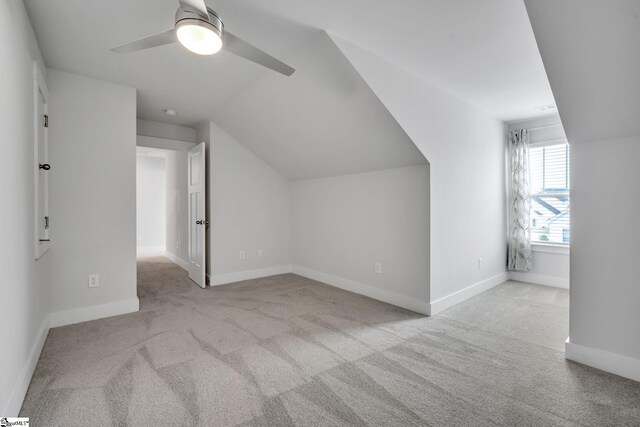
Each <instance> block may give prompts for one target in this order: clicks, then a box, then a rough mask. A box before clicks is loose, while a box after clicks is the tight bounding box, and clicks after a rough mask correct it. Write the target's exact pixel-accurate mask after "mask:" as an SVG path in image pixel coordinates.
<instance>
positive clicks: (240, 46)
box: [222, 31, 296, 76]
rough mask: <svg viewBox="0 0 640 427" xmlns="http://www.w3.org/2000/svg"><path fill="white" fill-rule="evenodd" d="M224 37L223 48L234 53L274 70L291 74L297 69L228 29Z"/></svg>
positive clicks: (286, 74)
mask: <svg viewBox="0 0 640 427" xmlns="http://www.w3.org/2000/svg"><path fill="white" fill-rule="evenodd" d="M222 37H223V39H224V43H223V45H222V46H223V47H222V48H223V49H225V50H227V51H229V52H231V53H233V54H234V55H238V56H241V57H243V58H245V59H248V60H249V61H253V62H255V63H256V64H260V65H262V66H264V67H267V68H270V69H272V70H273V71H277V72H278V73H281V74H284V75H285V76H290V75H291V74H293V72H294V71H296V70H295V69H293V68H291V67H290V66H288V65H287V64H285V63H284V62H282V61H280V60H278V59H276V58H274V57H273V56H271V55H269V54H268V53H266V52H264V51H262V50H260V49H258V48H257V47H255V46H253V45H250V44H249V43H247V42H246V41H244V40H242V39H240V38H238V37H236V36H234V35H233V34H231V33H230V32H228V31H225V32H224V35H223V36H222Z"/></svg>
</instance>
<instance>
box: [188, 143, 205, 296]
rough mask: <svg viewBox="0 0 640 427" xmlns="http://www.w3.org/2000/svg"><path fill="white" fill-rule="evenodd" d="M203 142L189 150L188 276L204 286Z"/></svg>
mask: <svg viewBox="0 0 640 427" xmlns="http://www.w3.org/2000/svg"><path fill="white" fill-rule="evenodd" d="M204 161H205V157H204V142H201V143H200V144H198V145H197V146H195V147H193V148H192V149H191V150H189V156H188V162H189V167H188V174H189V177H188V182H189V278H190V279H191V280H193V281H194V282H196V283H197V284H198V285H199V286H200V287H202V288H204V287H205V285H206V281H205V256H206V254H205V225H206V219H205V182H206V176H205V165H204Z"/></svg>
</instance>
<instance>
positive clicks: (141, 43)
mask: <svg viewBox="0 0 640 427" xmlns="http://www.w3.org/2000/svg"><path fill="white" fill-rule="evenodd" d="M177 41H178V39H177V38H176V30H175V29H173V28H172V29H170V30H169V31H165V32H164V33H159V34H154V35H152V36H149V37H145V38H142V39H140V40H136V41H133V42H129V43H125V44H123V45H121V46H118V47H114V48H113V49H111V51H113V52H116V53H129V52H135V51H137V50H143V49H149V48H152V47H156V46H162V45H165V44H171V43H175V42H177Z"/></svg>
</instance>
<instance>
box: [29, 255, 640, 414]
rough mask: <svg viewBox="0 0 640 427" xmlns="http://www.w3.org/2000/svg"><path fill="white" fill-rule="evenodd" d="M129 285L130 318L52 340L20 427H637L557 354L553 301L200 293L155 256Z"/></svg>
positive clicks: (630, 391)
mask: <svg viewBox="0 0 640 427" xmlns="http://www.w3.org/2000/svg"><path fill="white" fill-rule="evenodd" d="M138 278H139V286H138V290H139V296H140V304H141V310H140V312H138V313H134V314H130V315H124V316H117V317H112V318H108V319H102V320H97V321H93V322H87V323H83V324H78V325H72V326H66V327H62V328H55V329H52V330H51V331H50V333H49V336H48V338H47V341H46V344H45V347H44V350H43V352H42V356H41V358H40V361H39V362H38V366H37V368H36V371H35V374H34V376H33V379H32V381H31V386H30V387H29V390H28V393H27V397H26V399H25V402H24V405H23V408H22V411H21V416H28V417H30V418H31V421H32V425H34V426H73V425H79V426H93V425H96V426H105V425H118V426H121V425H131V426H155V425H211V426H230V425H270V426H288V425H302V426H309V425H322V426H326V425H434V426H443V425H504V426H520V425H531V426H543V425H580V424H581V425H593V426H605V425H640V384H639V383H635V382H632V381H629V380H625V379H622V378H620V377H616V376H613V375H609V374H606V373H603V372H600V371H597V370H594V369H590V368H587V367H585V366H582V365H578V364H575V363H571V362H567V361H566V360H565V359H564V354H563V352H562V351H561V350H562V345H563V341H564V339H565V338H566V336H567V324H568V309H567V306H568V293H567V291H564V290H559V289H553V288H547V287H542V286H534V285H525V284H521V283H515V282H508V283H505V284H503V285H500V286H498V287H496V288H494V289H492V290H490V291H488V292H485V293H484V294H482V295H479V296H478V297H476V298H473V299H471V300H469V301H467V302H465V303H463V304H460V305H458V306H456V307H454V308H452V309H451V310H449V311H447V312H445V313H444V314H443V315H441V316H436V317H434V318H425V317H422V316H419V315H416V314H414V313H411V312H408V311H405V310H402V309H399V308H396V307H393V306H390V305H387V304H383V303H380V302H377V301H374V300H371V299H368V298H365V297H362V296H359V295H355V294H352V293H349V292H345V291H342V290H339V289H336V288H332V287H330V286H327V285H323V284H321V283H318V282H315V281H312V280H308V279H305V278H302V277H300V276H296V275H293V274H287V275H281V276H274V277H269V278H264V279H257V280H250V281H246V282H240V283H236V284H231V285H225V286H219V287H213V288H207V289H205V290H203V289H200V288H198V287H197V286H196V285H195V284H193V283H192V282H190V281H189V279H188V278H187V276H186V273H185V272H184V270H182V269H180V268H179V267H177V266H176V265H174V264H172V263H170V262H169V261H168V260H166V259H165V258H153V259H146V260H144V261H143V262H140V263H139V272H138Z"/></svg>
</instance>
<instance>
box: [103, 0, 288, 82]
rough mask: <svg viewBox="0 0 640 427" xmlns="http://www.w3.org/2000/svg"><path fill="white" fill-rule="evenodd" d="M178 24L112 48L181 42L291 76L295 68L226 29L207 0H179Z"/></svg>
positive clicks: (119, 50) (202, 52) (128, 49)
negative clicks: (229, 54) (232, 55)
mask: <svg viewBox="0 0 640 427" xmlns="http://www.w3.org/2000/svg"><path fill="white" fill-rule="evenodd" d="M179 1H180V7H179V8H178V10H177V11H176V24H175V27H174V28H172V29H170V30H168V31H165V32H163V33H159V34H154V35H152V36H149V37H145V38H142V39H140V40H136V41H132V42H129V43H125V44H123V45H121V46H118V47H114V48H113V49H111V50H112V51H113V52H116V53H129V52H135V51H137V50H143V49H149V48H152V47H156V46H162V45H165V44H171V43H175V42H180V44H182V45H183V46H184V47H186V48H187V49H189V50H190V51H191V52H194V53H197V54H199V55H213V54H214V53H216V52H218V51H219V50H220V49H225V50H226V51H228V52H231V53H233V54H235V55H238V56H241V57H242V58H245V59H248V60H249V61H253V62H255V63H257V64H260V65H262V66H264V67H267V68H270V69H271V70H273V71H277V72H278V73H281V74H284V75H285V76H290V75H291V74H293V72H294V71H295V70H294V69H293V68H291V67H290V66H288V65H287V64H285V63H284V62H282V61H280V60H278V59H276V58H274V57H273V56H271V55H269V54H268V53H266V52H264V51H262V50H260V49H258V48H257V47H255V46H253V45H251V44H249V43H247V42H245V41H244V40H242V39H240V38H238V37H236V36H234V35H233V34H231V33H230V32H228V31H226V30H225V29H224V25H223V24H222V20H221V19H220V17H218V15H217V14H216V12H215V11H214V10H213V9H211V8H209V7H207V5H206V4H205V3H204V0H179Z"/></svg>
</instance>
